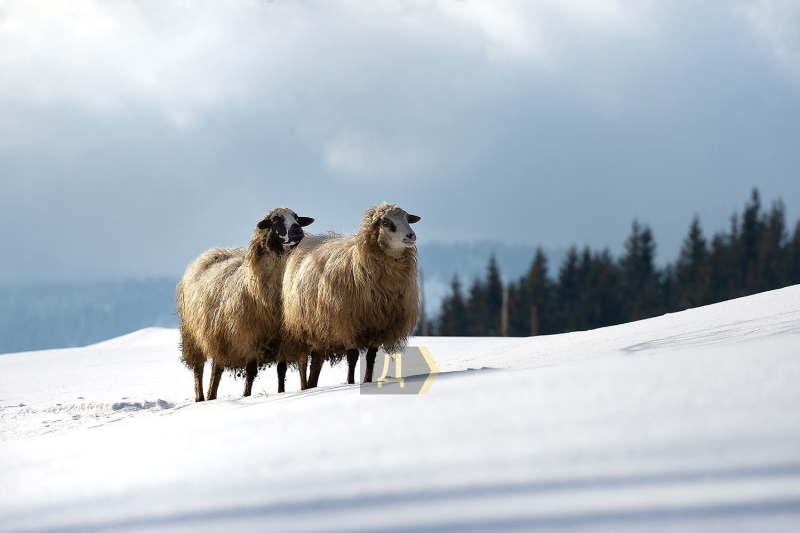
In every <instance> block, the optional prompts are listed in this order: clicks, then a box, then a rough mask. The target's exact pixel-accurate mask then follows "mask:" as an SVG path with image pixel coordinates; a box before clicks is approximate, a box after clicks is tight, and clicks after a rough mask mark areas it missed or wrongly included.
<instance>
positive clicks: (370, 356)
mask: <svg viewBox="0 0 800 533" xmlns="http://www.w3.org/2000/svg"><path fill="white" fill-rule="evenodd" d="M377 355H378V349H377V348H375V347H373V346H370V347H369V349H368V350H367V370H366V372H364V383H372V369H373V368H375V357H376V356H377Z"/></svg>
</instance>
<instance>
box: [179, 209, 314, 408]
mask: <svg viewBox="0 0 800 533" xmlns="http://www.w3.org/2000/svg"><path fill="white" fill-rule="evenodd" d="M313 221H314V219H313V218H308V217H298V216H297V214H296V213H295V212H294V211H292V210H290V209H287V208H285V207H279V208H277V209H273V210H272V211H270V212H269V213H267V215H266V216H265V217H264V219H263V220H261V221H260V222H259V223H258V225H257V226H256V228H255V230H254V232H253V238H252V239H251V240H250V244H249V245H248V247H247V249H246V250H244V249H242V248H213V249H211V250H209V251H207V252H205V253H204V254H202V255H201V256H200V257H198V258H197V259H195V260H194V261H193V262H192V263H191V264H189V266H188V268H187V269H186V273H185V274H184V275H183V278H182V279H181V281H180V283H178V287H177V306H178V315H179V318H180V334H181V352H182V357H181V359H182V361H183V362H184V364H186V366H187V367H188V368H189V369H191V370H193V371H194V390H195V401H198V402H202V401H203V400H204V398H203V367H204V366H205V362H206V359H207V358H209V359H211V363H212V364H211V379H210V382H209V385H208V395H207V396H208V399H209V400H213V399H215V398H216V397H217V387H219V382H220V379H221V377H222V372H223V370H224V369H226V368H228V369H230V370H233V371H239V372H241V371H242V369H244V373H245V377H246V379H245V386H244V396H249V395H250V393H251V391H252V386H253V380H254V379H255V377H256V374H257V373H258V367H259V366H260V365H263V364H267V363H272V362H275V361H276V360H277V359H278V358H279V351H278V350H279V346H280V327H281V307H282V306H281V280H282V277H283V269H284V266H285V264H286V260H287V257H289V256H290V255H291V253H290V252H291V251H292V250H293V249H294V248H295V247H296V246H297V244H298V243H299V242H300V241H301V240H302V239H303V236H304V232H303V230H302V229H301V228H302V227H305V226H308V225H309V224H311V223H312V222H313Z"/></svg>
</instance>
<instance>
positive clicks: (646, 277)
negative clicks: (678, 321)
mask: <svg viewBox="0 0 800 533" xmlns="http://www.w3.org/2000/svg"><path fill="white" fill-rule="evenodd" d="M625 251H626V253H625V255H623V257H622V258H621V260H620V266H621V270H622V284H623V292H624V295H625V307H626V311H625V318H626V320H640V319H642V318H648V317H651V316H654V315H655V314H656V312H657V309H658V307H660V306H659V305H658V303H659V302H658V300H659V298H658V296H659V295H658V289H659V287H658V277H657V275H656V269H655V264H654V260H655V251H656V244H655V240H654V239H653V232H652V231H651V230H650V228H649V227H647V226H645V227H644V228H641V227H640V226H639V222H638V221H636V220H634V221H633V226H632V228H631V235H630V237H628V240H627V241H626V242H625Z"/></svg>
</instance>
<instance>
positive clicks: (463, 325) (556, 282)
mask: <svg viewBox="0 0 800 533" xmlns="http://www.w3.org/2000/svg"><path fill="white" fill-rule="evenodd" d="M655 253H656V242H655V239H654V237H653V233H652V231H651V230H650V228H649V227H647V226H645V225H642V224H640V223H639V222H637V221H634V223H633V228H632V231H631V234H630V236H629V237H628V239H627V241H626V242H625V251H624V253H623V254H622V256H621V257H619V258H617V259H615V258H614V257H613V256H612V255H611V253H610V252H609V251H608V249H605V250H600V251H596V250H591V249H590V248H589V247H586V248H584V249H582V250H579V249H578V248H577V247H572V248H571V249H570V250H569V253H568V255H567V257H566V259H565V260H564V262H563V264H562V265H561V267H560V268H559V270H558V272H557V275H556V276H555V277H551V276H550V272H549V266H548V264H547V258H546V257H545V255H544V253H543V252H542V250H541V249H538V250H537V251H536V255H535V257H534V259H533V262H532V263H531V266H530V269H529V270H528V272H527V274H525V275H523V276H522V277H521V278H520V279H519V280H517V281H515V282H513V283H510V284H509V285H508V286H507V287H505V289H504V286H503V283H502V280H501V276H500V270H499V268H498V266H497V261H496V260H495V258H494V256H492V257H490V259H489V265H488V269H487V272H486V277H485V278H483V279H477V280H475V281H474V282H473V283H472V285H471V286H470V287H469V288H468V289H466V290H464V287H463V286H462V285H461V282H460V281H459V279H458V277H457V276H456V277H454V278H453V281H452V284H451V287H450V291H449V293H448V294H447V296H446V297H445V298H444V300H443V301H442V307H441V311H440V313H439V316H438V317H437V318H436V320H434V321H433V322H432V324H431V328H430V329H431V334H433V335H444V336H492V335H503V334H507V335H510V336H528V335H537V334H550V333H563V332H568V331H580V330H587V329H593V328H598V327H603V326H611V325H614V324H621V323H623V322H629V321H632V320H640V319H643V318H649V317H653V316H657V315H661V314H664V313H666V312H673V311H681V310H684V309H688V308H691V307H697V306H701V305H706V304H711V303H715V302H721V301H723V300H728V299H731V298H736V297H739V296H745V295H748V294H755V293H758V292H762V291H767V290H771V289H777V288H780V287H785V286H787V285H793V284H796V283H800V221H798V222H797V224H796V225H795V227H794V230H793V233H792V234H791V237H789V235H788V233H787V228H786V217H785V209H784V206H783V202H782V201H780V200H779V201H777V202H774V203H773V204H772V207H771V209H769V210H768V211H764V210H762V206H761V200H760V196H759V193H758V190H757V189H754V190H753V193H752V196H751V199H750V201H749V202H748V203H747V204H746V205H745V208H744V211H743V213H742V214H741V216H739V214H737V213H735V214H734V215H733V216H732V217H731V225H730V230H729V231H727V232H725V231H723V232H720V233H717V234H715V235H714V236H713V237H712V238H711V239H710V241H709V240H708V239H707V238H706V237H705V236H704V234H703V230H702V228H701V227H700V221H699V220H698V218H697V217H695V219H694V221H693V222H692V224H691V226H690V228H689V233H688V235H687V236H686V238H685V240H684V242H683V246H682V248H681V251H680V254H679V256H678V258H677V260H676V261H675V262H674V263H671V264H669V265H668V266H667V267H666V268H664V269H659V268H657V267H656V265H655V263H654V258H655ZM504 292H505V294H504ZM504 298H507V300H508V304H507V313H505V316H503V315H504V313H503V300H504Z"/></svg>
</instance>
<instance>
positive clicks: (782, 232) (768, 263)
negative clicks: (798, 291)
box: [755, 200, 787, 292]
mask: <svg viewBox="0 0 800 533" xmlns="http://www.w3.org/2000/svg"><path fill="white" fill-rule="evenodd" d="M761 228H762V231H761V240H760V242H759V243H758V264H757V265H758V266H757V268H756V279H757V281H756V283H755V289H756V291H757V292H762V291H769V290H772V289H777V288H779V287H783V286H784V285H785V284H786V280H785V275H784V267H783V265H784V263H785V255H786V253H787V248H786V210H785V208H784V207H783V202H782V201H780V200H778V201H777V202H775V203H773V204H772V209H771V210H770V212H769V214H768V215H765V216H764V218H763V221H762V223H761Z"/></svg>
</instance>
